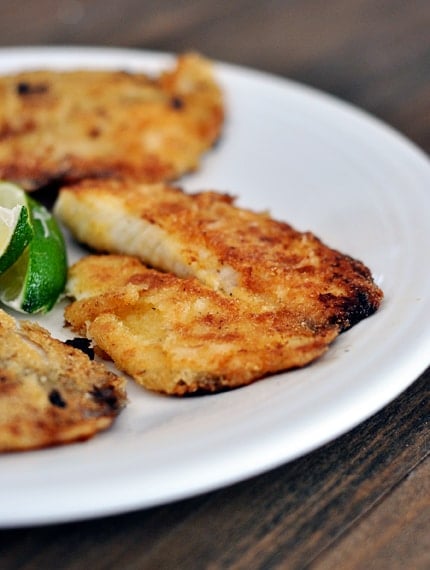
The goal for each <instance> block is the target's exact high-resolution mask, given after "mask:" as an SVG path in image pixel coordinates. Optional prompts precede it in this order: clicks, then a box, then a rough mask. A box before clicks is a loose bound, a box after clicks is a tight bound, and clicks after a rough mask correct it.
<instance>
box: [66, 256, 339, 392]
mask: <svg viewBox="0 0 430 570" xmlns="http://www.w3.org/2000/svg"><path fill="white" fill-rule="evenodd" d="M69 293H70V294H71V295H72V296H75V297H78V299H80V300H78V301H75V302H74V303H72V304H71V305H69V306H68V307H67V308H66V310H65V318H66V321H67V322H68V323H69V324H70V325H71V326H72V328H73V329H74V330H75V331H76V332H78V333H79V334H81V335H87V336H88V337H89V338H91V339H92V340H93V341H94V342H95V343H96V345H97V346H98V347H99V348H100V349H102V350H103V351H104V352H105V353H107V354H108V355H109V356H110V357H111V358H112V359H113V361H114V362H115V364H116V365H117V367H118V368H120V369H122V370H124V371H126V372H127V373H128V374H130V375H131V376H132V377H133V378H134V379H135V380H136V381H137V382H139V383H141V384H142V385H143V386H145V387H146V388H148V389H151V390H155V391H158V392H164V393H167V394H176V395H182V394H185V393H192V392H196V391H206V392H215V391H219V390H224V389H227V388H234V387H237V386H243V385H245V384H249V383H250V382H252V381H254V380H256V379H258V378H262V377H263V376H266V375H267V374H270V373H273V372H277V371H279V370H285V369H288V368H293V367H299V366H304V365H305V364H308V363H309V362H311V361H312V360H314V359H315V358H317V357H318V356H320V355H321V354H323V353H324V352H325V350H326V349H327V346H328V345H329V343H330V342H332V341H333V340H334V338H335V337H336V336H337V335H338V332H339V329H338V327H337V326H335V325H328V326H326V327H320V328H319V329H318V330H315V328H313V327H309V326H308V324H307V323H306V322H305V321H303V319H302V315H301V314H300V313H297V312H294V311H290V310H289V309H288V308H284V309H278V310H276V311H274V310H270V309H268V310H263V309H261V308H260V309H258V308H257V306H256V305H253V306H250V305H248V304H247V303H244V302H242V301H240V300H238V299H234V298H232V297H229V296H225V295H223V294H221V293H218V292H215V291H213V290H211V289H210V288H209V287H207V286H205V285H203V284H202V283H200V282H199V281H198V280H197V279H195V278H185V279H181V278H178V277H176V276H174V275H172V274H169V273H161V272H158V271H155V270H152V269H148V268H147V267H145V266H144V265H142V264H141V263H140V262H139V261H138V260H137V259H136V258H132V257H127V256H118V255H106V256H87V257H85V258H83V259H81V260H80V261H78V262H77V263H76V264H75V265H74V266H73V267H72V268H71V270H70V279H69Z"/></svg>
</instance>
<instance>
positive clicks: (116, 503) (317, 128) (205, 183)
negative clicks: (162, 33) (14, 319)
mask: <svg viewBox="0 0 430 570" xmlns="http://www.w3.org/2000/svg"><path fill="white" fill-rule="evenodd" d="M170 62H171V58H170V56H166V55H162V54H155V53H142V52H136V51H126V50H108V49H74V48H72V49H67V48H66V49H31V50H26V49H22V50H21V49H11V50H3V51H1V50H0V72H12V71H15V70H18V69H23V68H29V67H47V66H49V67H61V68H73V67H83V66H90V67H111V68H121V69H130V70H138V69H142V70H148V71H151V72H153V71H157V70H159V69H160V68H162V67H165V66H166V65H168V64H170ZM216 72H217V74H218V77H219V80H220V82H221V83H222V86H223V88H224V90H225V93H226V99H227V108H228V112H229V116H228V121H227V125H226V129H225V135H224V137H223V139H222V141H221V143H220V144H219V146H218V147H217V148H216V149H215V150H214V151H213V152H211V153H209V154H208V155H207V157H206V158H205V160H204V164H203V165H202V169H201V171H200V172H199V173H198V174H195V175H193V176H190V177H187V179H186V180H185V181H184V186H185V187H186V188H187V189H190V190H195V189H204V188H215V189H218V190H221V191H229V192H231V193H234V194H236V195H238V196H239V199H240V203H241V204H243V205H246V206H249V207H252V208H257V209H270V210H271V211H272V213H273V214H274V215H275V216H276V217H277V218H281V219H284V220H286V221H289V222H290V223H293V225H295V226H296V227H297V228H298V229H301V230H305V229H310V230H312V231H313V232H315V233H317V234H318V235H319V236H320V237H322V238H323V240H324V241H325V242H326V243H328V244H329V245H331V246H333V247H336V248H339V249H341V250H342V251H344V252H347V253H349V254H351V255H353V256H356V257H358V258H360V259H361V260H363V261H364V262H365V263H366V264H367V265H368V266H369V267H370V268H371V269H372V271H373V272H374V275H375V278H376V280H377V281H378V283H379V284H380V285H381V286H382V287H383V289H384V291H385V301H384V304H383V306H382V308H381V309H380V311H378V313H377V314H376V315H375V316H373V317H371V318H369V319H367V320H365V321H363V322H361V323H360V324H359V325H357V326H356V327H354V328H353V329H351V330H350V331H348V332H347V333H345V334H343V335H341V337H340V338H339V339H338V340H337V341H336V342H335V344H334V345H333V346H332V348H331V349H330V350H329V352H328V353H327V355H326V356H325V357H324V358H322V359H320V360H319V361H317V362H316V363H315V364H313V365H311V366H309V367H307V368H305V369H302V370H298V371H294V372H289V373H286V374H279V375H277V376H273V377H272V378H269V379H266V380H264V381H260V382H257V383H255V384H254V385H252V386H249V387H246V388H242V389H239V390H236V391H233V392H230V393H224V394H219V395H214V396H204V397H198V398H188V399H173V398H168V397H163V396H158V395H154V394H150V393H147V392H145V391H144V390H143V389H140V388H138V387H136V386H134V385H131V386H130V390H129V395H130V404H129V406H128V408H127V409H126V410H125V411H124V412H123V414H122V415H121V416H120V418H119V420H118V421H117V423H116V424H115V426H114V428H113V429H112V430H110V431H109V432H106V433H104V434H101V435H99V436H97V437H96V438H94V439H93V440H91V441H89V442H86V443H80V444H75V445H70V446H66V447H61V448H55V449H47V450H42V451H37V452H28V453H21V454H8V455H3V456H2V457H1V459H0V462H1V463H0V465H1V467H0V525H1V526H3V527H7V526H20V525H28V524H41V523H52V522H56V521H70V520H74V519H84V518H90V517H94V516H100V515H105V514H111V513H119V512H124V511H128V510H132V509H137V508H141V507H149V506H154V505H159V504H162V503H165V502H168V501H172V500H175V499H179V498H184V497H190V496H192V495H195V494H197V493H201V492H204V491H208V490H211V489H215V488H218V487H221V486H223V485H227V484H230V483H233V482H235V481H238V480H242V479H244V478H247V477H249V476H251V475H254V474H257V473H261V472H263V471H264V470H268V469H270V468H273V467H275V466H277V465H280V464H281V463H284V462H286V461H289V460H291V459H293V458H296V457H298V456H300V455H302V454H304V453H306V452H309V451H310V450H312V449H314V448H316V447H318V446H320V445H322V444H323V443H325V442H327V441H328V440H331V439H333V438H335V437H336V436H338V435H340V434H342V433H344V432H345V431H347V430H349V429H350V428H352V427H353V426H355V425H356V424H357V423H359V422H361V421H362V420H364V419H365V418H367V417H368V416H370V415H371V414H372V413H374V412H376V411H377V410H378V409H380V408H381V407H382V406H384V405H385V404H386V403H387V402H389V401H390V400H391V399H393V398H394V397H395V396H397V395H398V394H399V393H400V392H401V391H402V390H404V389H405V388H406V387H407V386H408V385H409V384H410V383H411V382H412V381H413V380H414V379H416V378H417V376H418V375H419V374H420V373H421V372H422V371H423V370H424V369H425V368H426V366H427V365H428V364H429V354H430V327H429V323H428V319H429V315H430V300H429V294H428V292H429V290H430V272H429V271H428V263H427V260H428V255H429V251H430V231H429V212H430V165H429V161H428V160H427V158H426V157H425V156H424V154H422V153H421V152H420V151H419V150H418V149H416V148H415V147H414V146H413V145H412V144H410V143H409V142H408V141H406V140H405V139H404V138H402V137H401V136H400V135H398V134H397V133H395V132H394V131H392V130H391V129H390V128H389V127H387V126H384V125H383V124H381V123H379V122H377V121H376V120H374V119H372V118H370V117H369V116H367V115H365V114H364V113H362V112H360V111H358V110H356V109H353V108H351V107H350V106H348V105H345V104H344V103H341V102H339V101H337V100H334V99H333V98H331V97H328V96H326V95H324V94H321V93H318V92H316V91H313V90H311V89H308V88H306V87H302V86H300V85H297V84H295V83H292V82H289V81H286V80H282V79H278V78H274V77H271V76H268V75H264V74H261V73H258V72H253V71H250V70H245V69H240V68H237V67H233V66H229V65H223V64H219V65H217V67H216ZM70 252H71V259H75V258H76V256H78V255H79V250H78V249H73V246H71V248H70ZM40 321H41V322H42V323H44V324H45V325H46V326H47V327H48V328H50V329H51V330H52V331H53V333H54V334H55V335H57V336H59V337H61V338H64V335H65V334H66V333H65V331H64V330H63V328H62V311H61V308H58V310H55V311H54V312H53V313H52V314H50V315H49V317H45V318H41V319H40Z"/></svg>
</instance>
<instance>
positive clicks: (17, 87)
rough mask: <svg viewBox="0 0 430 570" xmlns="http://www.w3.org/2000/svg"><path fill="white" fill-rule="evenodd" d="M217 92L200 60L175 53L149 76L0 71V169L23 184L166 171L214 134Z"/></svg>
mask: <svg viewBox="0 0 430 570" xmlns="http://www.w3.org/2000/svg"><path fill="white" fill-rule="evenodd" d="M223 119H224V109H223V102H222V94H221V90H220V88H219V86H218V85H217V83H216V81H215V79H214V75H213V71H212V66H211V64H210V62H209V61H208V60H206V59H204V58H202V57H200V56H198V55H196V54H185V55H183V56H181V57H179V58H178V60H177V65H176V67H175V68H174V69H173V70H171V71H167V72H165V73H162V74H161V75H160V76H159V77H157V78H151V77H149V76H146V75H144V74H131V73H125V72H121V71H112V72H110V71H88V70H77V71H68V72H60V71H48V70H39V71H29V72H23V73H20V74H16V75H13V76H3V77H0V178H3V179H7V180H12V181H15V182H18V183H20V184H22V185H23V186H25V187H26V188H27V189H28V190H34V189H36V188H38V187H41V186H44V185H47V184H49V183H50V182H52V181H58V180H63V181H70V180H78V179H81V178H85V177H111V176H113V177H133V178H137V179H140V180H142V181H147V182H156V181H160V180H170V179H174V178H177V177H178V176H179V175H181V174H183V173H185V172H187V171H189V170H193V169H195V168H196V167H197V166H198V163H199V159H200V157H201V155H202V153H204V152H205V151H206V150H207V149H209V148H210V147H211V146H212V145H213V143H214V142H215V141H216V140H217V139H218V137H219V135H220V131H221V127H222V124H223Z"/></svg>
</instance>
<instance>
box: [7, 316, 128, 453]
mask: <svg viewBox="0 0 430 570" xmlns="http://www.w3.org/2000/svg"><path fill="white" fill-rule="evenodd" d="M125 401H126V395H125V380H124V379H122V378H120V377H119V376H117V375H115V374H113V373H112V372H109V371H108V370H107V369H106V368H105V366H104V365H103V364H101V363H99V362H95V361H91V360H90V359H89V358H88V356H87V355H86V354H84V353H83V352H82V351H81V350H78V349H75V348H73V347H71V346H68V345H66V344H65V343H63V342H61V341H59V340H56V339H54V338H52V337H51V336H50V334H49V333H48V331H46V330H45V329H43V328H42V327H40V326H39V325H37V324H35V323H31V322H27V321H22V322H17V321H16V320H15V319H13V318H12V317H11V316H9V315H7V314H6V313H5V312H4V311H2V310H0V451H3V452H4V451H19V450H27V449H34V448H40V447H47V446H52V445H57V444H64V443H70V442H73V441H80V440H86V439H88V438H90V437H92V436H93V435H95V434H96V433H97V432H99V431H101V430H105V429H107V428H108V427H109V426H110V425H111V424H112V422H113V421H114V419H115V418H116V416H117V415H118V414H119V412H120V411H121V409H122V408H123V406H124V405H125Z"/></svg>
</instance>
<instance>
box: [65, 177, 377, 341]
mask: <svg viewBox="0 0 430 570" xmlns="http://www.w3.org/2000/svg"><path fill="white" fill-rule="evenodd" d="M56 212H57V214H58V215H59V216H60V217H61V218H62V219H63V221H64V222H65V223H66V224H67V225H68V226H69V227H70V228H71V230H72V232H73V233H74V235H75V236H76V237H77V239H78V240H80V241H82V242H84V243H87V244H89V245H90V246H91V247H93V248H95V249H96V250H99V251H104V252H115V253H126V254H130V255H136V256H138V257H139V258H140V259H141V260H142V261H143V262H144V263H147V264H149V265H151V266H153V267H155V268H158V269H161V270H163V271H170V272H172V273H175V274H178V275H180V276H195V277H197V278H198V279H199V280H200V281H201V282H202V283H205V284H206V285H208V286H209V287H211V288H213V289H214V290H216V291H220V292H222V293H224V294H226V295H232V296H233V297H234V298H237V299H241V300H242V301H244V302H247V303H251V304H253V303H256V304H257V305H258V306H261V305H264V306H267V307H268V308H271V309H274V310H278V309H279V308H283V307H287V308H288V309H289V310H294V311H296V312H298V313H300V312H302V314H303V319H305V320H307V321H308V322H309V324H310V326H311V325H312V326H314V327H315V328H318V327H325V326H327V324H334V325H336V326H338V327H339V328H340V329H341V330H345V329H347V328H349V327H350V326H352V325H354V324H355V323H357V322H358V321H360V320H361V319H363V318H365V317H367V316H369V315H371V314H372V313H373V312H374V311H375V310H376V309H377V308H378V306H379V305H380V303H381V300H382V291H381V290H380V289H379V287H378V286H377V285H376V284H375V283H374V281H373V279H372V276H371V273H370V271H369V269H368V268H367V267H366V266H365V265H364V264H363V263H362V262H361V261H358V260H355V259H352V258H351V257H349V256H347V255H344V254H342V253H340V252H338V251H336V250H334V249H332V248H330V247H328V246H326V245H325V244H323V243H322V242H321V241H320V240H319V239H318V238H317V237H316V236H314V235H313V234H311V233H310V232H304V233H302V232H299V231H296V230H295V229H294V228H292V227H291V226H290V225H288V224H286V223H284V222H280V221H277V220H274V219H273V218H271V217H270V216H269V215H267V214H265V213H257V212H253V211H250V210H246V209H243V208H238V207H236V206H235V204H234V200H233V198H232V197H230V196H227V195H225V194H219V193H216V192H200V193H197V194H192V195H190V194H186V193H185V192H183V191H181V190H180V189H178V188H173V187H170V186H166V185H157V186H151V185H143V184H140V185H137V184H135V183H132V182H117V181H84V182H82V183H81V184H78V185H75V186H72V187H69V188H65V189H63V190H62V191H61V192H60V196H59V200H58V202H57V205H56Z"/></svg>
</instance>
